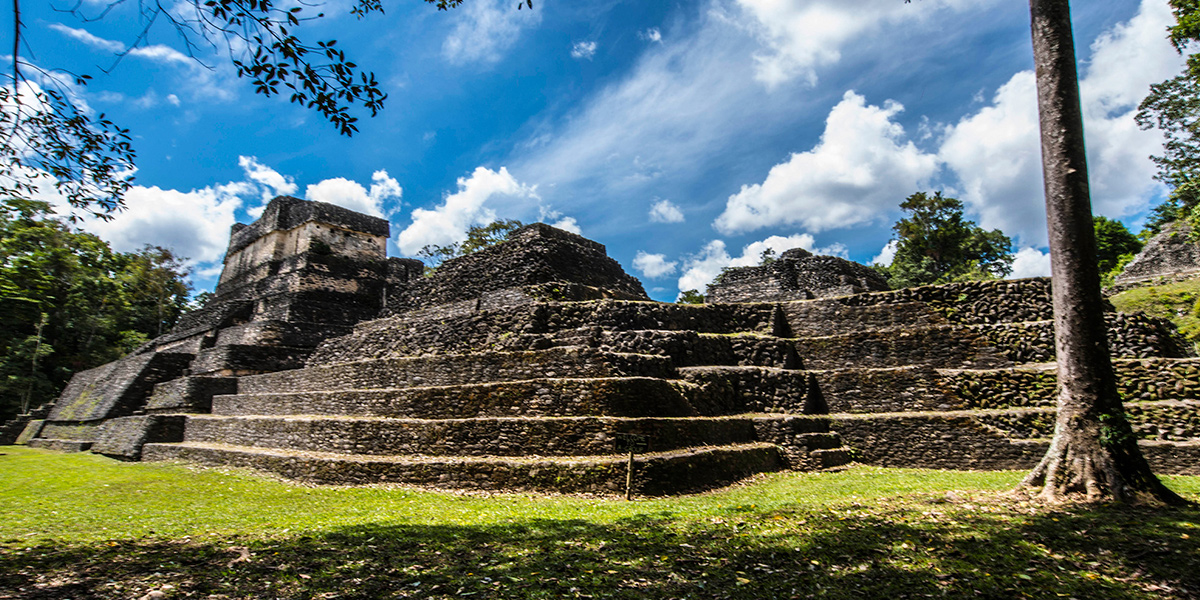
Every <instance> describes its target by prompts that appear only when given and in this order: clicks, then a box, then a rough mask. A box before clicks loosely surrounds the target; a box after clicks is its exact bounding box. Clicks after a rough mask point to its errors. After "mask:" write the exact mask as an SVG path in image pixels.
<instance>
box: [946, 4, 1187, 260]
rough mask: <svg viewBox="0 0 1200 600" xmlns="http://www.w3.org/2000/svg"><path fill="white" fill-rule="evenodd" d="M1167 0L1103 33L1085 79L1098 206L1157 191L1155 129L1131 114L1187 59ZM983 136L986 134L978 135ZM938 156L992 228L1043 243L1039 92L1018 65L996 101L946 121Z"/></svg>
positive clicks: (1121, 206) (1111, 210)
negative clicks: (1141, 125) (1171, 39)
mask: <svg viewBox="0 0 1200 600" xmlns="http://www.w3.org/2000/svg"><path fill="white" fill-rule="evenodd" d="M1173 22H1174V21H1173V18H1172V16H1171V12H1170V8H1169V7H1168V6H1167V4H1166V2H1165V1H1164V0H1144V1H1143V2H1142V4H1141V6H1140V8H1139V10H1138V13H1137V14H1136V15H1135V16H1134V17H1133V18H1132V19H1130V20H1129V21H1128V22H1125V23H1120V24H1118V25H1116V26H1115V27H1113V28H1112V29H1111V30H1109V31H1107V32H1105V33H1104V34H1102V35H1101V36H1099V37H1098V38H1097V39H1096V41H1095V42H1094V43H1093V44H1092V46H1091V57H1090V59H1089V61H1088V63H1087V68H1086V70H1085V72H1084V74H1083V76H1082V78H1081V80H1080V94H1081V100H1082V103H1083V112H1084V128H1085V129H1086V131H1087V144H1088V176H1089V180H1090V190H1091V194H1092V205H1093V207H1094V209H1095V211H1096V212H1097V213H1103V214H1112V215H1117V216H1120V215H1128V214H1132V213H1134V212H1136V211H1138V210H1141V209H1143V208H1144V207H1145V206H1146V203H1147V202H1148V201H1149V200H1150V199H1151V198H1153V197H1154V196H1155V195H1156V194H1157V193H1159V191H1160V190H1161V188H1160V185H1159V184H1157V183H1156V182H1154V181H1153V179H1152V177H1153V175H1154V172H1155V167H1154V165H1153V163H1152V162H1150V160H1149V158H1148V156H1149V155H1151V154H1158V153H1161V151H1162V146H1161V137H1160V135H1159V133H1158V132H1156V131H1141V130H1139V129H1138V127H1137V125H1136V124H1135V123H1134V121H1133V114H1134V112H1135V111H1136V106H1137V103H1138V102H1139V101H1140V100H1141V99H1142V98H1143V97H1144V96H1145V95H1146V93H1147V92H1148V91H1149V86H1150V84H1151V83H1155V82H1158V81H1162V80H1164V79H1167V78H1169V77H1173V76H1174V75H1176V74H1178V73H1179V72H1180V70H1181V69H1182V66H1183V59H1182V58H1181V57H1180V56H1179V55H1178V53H1176V52H1175V50H1174V49H1173V48H1172V47H1171V45H1170V44H1169V43H1168V42H1167V41H1166V38H1165V36H1164V34H1163V31H1164V30H1165V29H1166V27H1167V26H1168V25H1170V24H1171V23H1173ZM984 140H986V143H982V141H984ZM939 155H940V157H941V158H942V160H944V161H945V162H946V164H947V165H948V166H949V167H950V168H951V170H952V171H953V172H954V173H955V175H956V176H957V177H958V179H959V181H960V182H961V184H962V192H961V198H962V199H963V200H964V201H965V202H966V203H967V204H968V205H969V206H970V207H971V208H972V209H973V210H974V211H975V212H977V213H978V215H979V224H980V225H981V226H983V227H984V228H987V229H995V228H999V229H1002V230H1003V231H1004V232H1005V233H1007V234H1008V235H1010V236H1013V237H1015V238H1016V239H1017V240H1019V241H1020V243H1022V244H1024V245H1032V246H1042V245H1044V244H1045V243H1046V225H1045V205H1044V199H1043V196H1044V192H1043V189H1042V172H1041V150H1040V146H1039V134H1038V121H1037V91H1036V85H1035V81H1034V76H1033V73H1032V72H1031V71H1022V72H1020V73H1017V74H1015V75H1013V76H1012V78H1011V79H1009V81H1008V82H1007V83H1005V84H1004V85H1003V86H1001V87H1000V88H999V89H998V90H997V91H996V94H995V96H994V97H993V98H992V101H991V103H990V104H988V105H986V106H984V107H982V108H980V109H979V110H978V111H977V112H975V113H973V114H970V115H967V116H965V117H963V118H962V119H961V120H960V121H959V122H958V123H956V124H955V125H953V126H951V127H949V128H947V130H946V135H945V137H944V139H943V142H942V146H941V149H940V151H939Z"/></svg>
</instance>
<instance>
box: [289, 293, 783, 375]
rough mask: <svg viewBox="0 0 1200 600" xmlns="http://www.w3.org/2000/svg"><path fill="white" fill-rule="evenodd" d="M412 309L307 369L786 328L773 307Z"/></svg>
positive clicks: (325, 351)
mask: <svg viewBox="0 0 1200 600" xmlns="http://www.w3.org/2000/svg"><path fill="white" fill-rule="evenodd" d="M472 307H473V308H472V309H471V310H466V311H460V312H457V313H454V314H447V312H446V311H445V310H440V309H439V310H436V311H417V312H415V313H406V314H402V315H396V316H391V317H387V318H383V319H377V320H375V321H369V322H366V323H360V324H358V325H356V326H355V329H354V332H353V333H352V334H350V335H346V336H343V337H340V338H334V339H330V340H326V341H325V342H324V343H322V344H321V346H320V348H318V349H317V351H316V352H315V353H314V354H313V356H312V358H311V359H310V361H309V364H324V363H334V362H347V361H352V360H363V359H368V358H383V357H386V356H396V355H406V354H407V355H417V354H422V353H425V352H437V353H468V352H478V351H482V350H488V349H491V350H505V351H522V350H534V349H538V347H539V346H538V345H539V344H544V343H546V341H547V340H548V338H552V337H554V336H555V335H558V334H562V336H563V337H564V338H567V337H572V336H576V337H578V336H585V337H586V336H590V335H591V334H590V333H588V332H592V331H594V332H599V331H628V330H669V331H697V332H703V333H718V334H730V333H742V332H757V333H762V334H778V333H779V332H780V331H783V330H786V317H785V316H783V315H782V313H780V312H779V311H778V310H777V305H776V304H773V303H761V304H736V305H733V304H727V305H688V304H663V303H658V302H637V301H621V300H599V301H589V302H545V303H538V304H535V305H524V306H513V307H506V308H500V309H491V310H488V309H480V308H479V307H478V306H476V304H475V303H472Z"/></svg>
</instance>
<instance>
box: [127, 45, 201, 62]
mask: <svg viewBox="0 0 1200 600" xmlns="http://www.w3.org/2000/svg"><path fill="white" fill-rule="evenodd" d="M127 56H136V57H138V58H144V59H146V60H151V61H154V62H159V63H166V64H170V63H176V64H191V63H192V59H191V58H189V57H188V55H186V54H184V53H182V52H180V51H178V50H176V49H174V48H172V47H170V46H164V45H162V44H152V45H150V46H138V47H137V48H130V49H129V52H128V54H127Z"/></svg>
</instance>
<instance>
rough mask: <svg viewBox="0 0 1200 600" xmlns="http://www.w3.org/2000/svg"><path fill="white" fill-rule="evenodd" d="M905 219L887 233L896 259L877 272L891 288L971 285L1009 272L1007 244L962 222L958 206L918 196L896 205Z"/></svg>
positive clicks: (1000, 234)
mask: <svg viewBox="0 0 1200 600" xmlns="http://www.w3.org/2000/svg"><path fill="white" fill-rule="evenodd" d="M900 208H901V209H903V210H904V211H905V212H906V213H907V216H906V217H904V218H902V219H900V220H899V221H897V222H896V224H895V226H894V227H893V228H892V229H893V231H894V232H895V235H896V237H895V238H894V239H895V241H896V242H897V246H896V256H895V258H894V259H893V260H892V264H891V265H890V266H887V267H882V266H879V267H876V268H877V269H878V270H879V271H880V272H881V273H882V274H883V275H884V276H885V277H887V278H888V283H889V285H891V286H892V287H893V288H902V287H913V286H918V285H928V284H934V283H949V282H952V281H966V280H976V279H994V278H997V277H1003V276H1005V275H1008V274H1009V273H1010V272H1012V261H1013V256H1012V253H1011V252H1010V248H1011V247H1012V240H1011V239H1009V238H1008V236H1006V235H1004V233H1003V232H1001V231H1000V230H999V229H994V230H992V231H986V230H984V229H983V228H981V227H979V226H977V225H976V224H975V222H974V221H969V220H965V219H964V218H963V205H962V202H960V201H958V200H956V199H954V198H947V197H945V196H942V193H941V192H936V193H934V194H933V195H932V196H930V195H928V194H926V193H925V192H917V193H915V194H913V195H911V196H909V197H908V198H907V199H905V201H904V202H903V203H901V204H900Z"/></svg>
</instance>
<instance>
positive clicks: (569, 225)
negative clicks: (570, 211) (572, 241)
mask: <svg viewBox="0 0 1200 600" xmlns="http://www.w3.org/2000/svg"><path fill="white" fill-rule="evenodd" d="M551 225H553V226H555V227H557V228H559V229H561V230H563V231H570V232H571V233H573V234H575V235H580V234H582V233H583V230H582V229H580V228H579V222H578V221H576V220H575V217H563V218H561V219H559V220H557V221H555V222H553V223H551Z"/></svg>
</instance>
